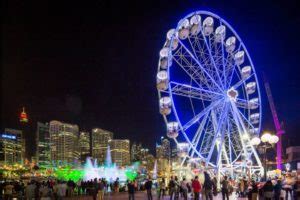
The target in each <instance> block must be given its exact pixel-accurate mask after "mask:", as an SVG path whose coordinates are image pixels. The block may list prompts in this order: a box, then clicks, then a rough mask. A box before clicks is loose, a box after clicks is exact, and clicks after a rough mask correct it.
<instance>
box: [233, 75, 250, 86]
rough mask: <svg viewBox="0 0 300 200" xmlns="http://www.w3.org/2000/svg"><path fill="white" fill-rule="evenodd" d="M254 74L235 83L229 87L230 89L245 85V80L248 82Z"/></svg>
mask: <svg viewBox="0 0 300 200" xmlns="http://www.w3.org/2000/svg"><path fill="white" fill-rule="evenodd" d="M253 76H254V74H251V75H249V77H247V78H244V79H243V78H242V79H241V80H240V81H238V82H237V83H235V84H234V85H232V86H231V88H234V89H237V88H238V87H239V86H241V85H242V84H245V83H246V81H247V80H249V79H250V78H251V77H253Z"/></svg>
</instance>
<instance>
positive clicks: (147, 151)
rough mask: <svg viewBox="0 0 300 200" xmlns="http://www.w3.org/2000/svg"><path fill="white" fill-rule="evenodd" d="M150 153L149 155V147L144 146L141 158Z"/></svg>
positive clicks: (143, 158)
mask: <svg viewBox="0 0 300 200" xmlns="http://www.w3.org/2000/svg"><path fill="white" fill-rule="evenodd" d="M148 155H149V149H147V148H142V149H141V160H145V159H146V157H147V156H148Z"/></svg>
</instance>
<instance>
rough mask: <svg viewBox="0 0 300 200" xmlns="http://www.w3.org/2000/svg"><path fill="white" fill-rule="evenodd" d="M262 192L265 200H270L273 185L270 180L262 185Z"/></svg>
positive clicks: (272, 193)
mask: <svg viewBox="0 0 300 200" xmlns="http://www.w3.org/2000/svg"><path fill="white" fill-rule="evenodd" d="M263 192H264V197H265V200H271V199H272V198H273V196H274V186H273V184H272V181H270V180H269V181H267V182H266V183H265V185H264V186H263Z"/></svg>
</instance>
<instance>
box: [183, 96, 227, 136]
mask: <svg viewBox="0 0 300 200" xmlns="http://www.w3.org/2000/svg"><path fill="white" fill-rule="evenodd" d="M222 100H223V98H221V99H219V100H216V101H214V102H212V103H211V104H210V105H209V106H207V107H206V108H205V109H203V110H202V111H201V112H200V113H199V114H197V115H196V116H194V117H193V118H192V119H191V120H190V121H188V122H187V123H186V124H185V125H183V127H182V128H183V130H184V131H185V130H187V129H188V128H189V127H191V126H192V125H193V124H194V123H196V122H198V121H199V120H200V119H201V118H202V117H203V116H204V115H205V114H206V113H207V112H209V111H210V110H211V109H213V108H214V107H215V106H217V105H218V104H219V103H220V102H221V101H222Z"/></svg>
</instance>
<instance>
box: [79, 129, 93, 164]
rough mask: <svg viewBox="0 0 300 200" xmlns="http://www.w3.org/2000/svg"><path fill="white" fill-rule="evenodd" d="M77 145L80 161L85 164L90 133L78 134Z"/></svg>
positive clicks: (88, 151)
mask: <svg viewBox="0 0 300 200" xmlns="http://www.w3.org/2000/svg"><path fill="white" fill-rule="evenodd" d="M78 144H79V154H80V161H81V162H85V161H86V158H87V157H89V156H90V133H89V132H80V134H79V140H78Z"/></svg>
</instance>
